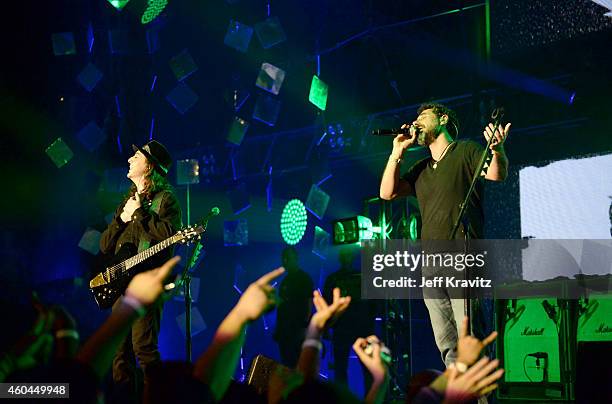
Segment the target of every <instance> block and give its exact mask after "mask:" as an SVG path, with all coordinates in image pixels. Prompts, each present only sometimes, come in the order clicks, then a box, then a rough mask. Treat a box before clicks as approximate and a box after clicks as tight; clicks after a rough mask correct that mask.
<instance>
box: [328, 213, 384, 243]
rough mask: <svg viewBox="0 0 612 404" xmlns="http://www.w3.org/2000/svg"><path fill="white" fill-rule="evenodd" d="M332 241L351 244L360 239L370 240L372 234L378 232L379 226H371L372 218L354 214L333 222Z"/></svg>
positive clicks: (372, 236)
mask: <svg viewBox="0 0 612 404" xmlns="http://www.w3.org/2000/svg"><path fill="white" fill-rule="evenodd" d="M333 231H334V234H333V243H334V244H353V243H358V242H360V241H362V240H371V239H372V238H374V234H375V233H376V234H380V227H374V226H372V220H370V218H367V217H365V216H355V217H350V218H347V219H340V220H336V221H334V222H333Z"/></svg>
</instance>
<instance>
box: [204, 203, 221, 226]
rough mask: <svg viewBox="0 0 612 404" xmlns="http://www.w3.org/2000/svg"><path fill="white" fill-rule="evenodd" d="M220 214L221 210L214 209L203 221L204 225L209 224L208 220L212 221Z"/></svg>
mask: <svg viewBox="0 0 612 404" xmlns="http://www.w3.org/2000/svg"><path fill="white" fill-rule="evenodd" d="M219 213H221V209H219V208H218V207H216V206H215V207H213V208H212V209H211V210H210V211H209V212H208V214H207V215H206V216H204V218H203V219H202V223H208V219H210V218H211V217H213V216H217V215H218V214H219Z"/></svg>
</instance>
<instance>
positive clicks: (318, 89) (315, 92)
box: [308, 76, 329, 111]
mask: <svg viewBox="0 0 612 404" xmlns="http://www.w3.org/2000/svg"><path fill="white" fill-rule="evenodd" d="M328 89H329V88H328V87H327V84H325V82H324V81H322V80H321V79H320V78H318V77H317V76H312V83H311V84H310V94H309V95H308V101H310V102H311V103H313V104H314V105H315V106H316V107H317V108H319V109H320V110H321V111H325V108H326V107H327V93H328Z"/></svg>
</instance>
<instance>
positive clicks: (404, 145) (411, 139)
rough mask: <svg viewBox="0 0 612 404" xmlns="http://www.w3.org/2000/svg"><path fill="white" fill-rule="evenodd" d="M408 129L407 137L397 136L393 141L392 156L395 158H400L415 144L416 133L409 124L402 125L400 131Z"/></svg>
mask: <svg viewBox="0 0 612 404" xmlns="http://www.w3.org/2000/svg"><path fill="white" fill-rule="evenodd" d="M406 128H410V133H409V134H408V135H403V134H402V135H397V136H396V137H395V138H394V139H393V153H392V154H393V156H394V157H396V158H398V159H399V158H402V155H403V154H404V152H405V151H406V150H407V149H408V148H409V147H411V146H412V145H414V144H415V143H416V139H417V133H416V130H415V128H414V126H412V125H410V124H407V123H405V124H403V125H402V126H401V129H406Z"/></svg>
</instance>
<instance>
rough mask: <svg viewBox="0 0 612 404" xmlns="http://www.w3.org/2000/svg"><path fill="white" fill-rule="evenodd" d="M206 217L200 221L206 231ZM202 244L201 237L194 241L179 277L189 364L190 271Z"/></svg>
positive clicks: (186, 356) (186, 354) (186, 355)
mask: <svg viewBox="0 0 612 404" xmlns="http://www.w3.org/2000/svg"><path fill="white" fill-rule="evenodd" d="M208 219H209V218H208V217H207V218H205V219H204V220H202V227H203V228H204V230H206V226H208ZM202 247H203V245H202V242H201V237H198V240H197V241H196V244H195V247H194V248H193V251H192V252H191V257H190V258H189V261H188V262H187V265H185V268H183V272H182V273H181V275H180V281H179V282H181V283H182V284H183V294H184V295H185V360H186V361H187V363H191V306H192V303H193V301H192V299H191V272H190V270H191V269H192V268H193V266H194V265H195V263H196V261H197V260H198V257H199V256H200V251H201V250H202Z"/></svg>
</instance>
